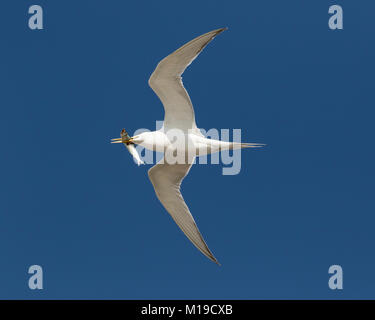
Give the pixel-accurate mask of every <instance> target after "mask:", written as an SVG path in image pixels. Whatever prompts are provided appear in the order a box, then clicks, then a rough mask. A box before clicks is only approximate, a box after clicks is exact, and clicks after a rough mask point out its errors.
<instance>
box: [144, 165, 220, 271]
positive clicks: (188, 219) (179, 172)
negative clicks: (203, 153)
mask: <svg viewBox="0 0 375 320" xmlns="http://www.w3.org/2000/svg"><path fill="white" fill-rule="evenodd" d="M190 168H191V164H174V165H170V164H161V163H158V164H156V165H155V166H153V167H152V168H151V169H150V170H149V171H148V175H149V177H150V180H151V183H152V185H153V186H154V189H155V193H156V195H157V197H158V199H159V200H160V202H161V203H162V204H163V206H164V207H165V209H166V210H167V211H168V213H169V214H170V215H171V217H172V218H173V220H174V221H175V222H176V223H177V225H178V226H179V227H180V229H181V230H182V231H183V232H184V234H185V235H186V236H187V237H188V238H189V240H190V241H191V242H192V243H193V244H194V245H195V246H196V247H197V248H198V249H199V250H200V251H201V252H202V253H203V254H204V255H205V256H207V257H208V258H209V259H211V260H212V261H214V262H215V263H217V264H219V262H218V261H217V260H216V258H215V257H214V255H213V254H212V252H211V251H210V249H209V248H208V246H207V244H206V242H205V241H204V239H203V237H202V235H201V233H200V232H199V229H198V227H197V225H196V223H195V221H194V218H193V216H192V215H191V213H190V211H189V208H188V207H187V205H186V203H185V201H184V198H183V197H182V194H181V192H180V185H181V182H182V180H183V179H184V177H185V176H186V175H187V174H188V172H189V170H190Z"/></svg>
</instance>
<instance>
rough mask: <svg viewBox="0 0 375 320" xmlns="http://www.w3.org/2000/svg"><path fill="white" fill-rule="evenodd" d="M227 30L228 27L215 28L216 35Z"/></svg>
mask: <svg viewBox="0 0 375 320" xmlns="http://www.w3.org/2000/svg"><path fill="white" fill-rule="evenodd" d="M225 30H228V27H223V28H220V29H216V30H215V35H217V34H219V33H222V32H224V31H225Z"/></svg>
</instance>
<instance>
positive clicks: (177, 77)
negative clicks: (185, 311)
mask: <svg viewBox="0 0 375 320" xmlns="http://www.w3.org/2000/svg"><path fill="white" fill-rule="evenodd" d="M224 30H225V28H222V29H217V30H214V31H211V32H208V33H206V34H204V35H201V36H199V37H197V38H195V39H193V40H192V41H190V42H188V43H187V44H185V45H184V46H182V47H181V48H179V49H178V50H176V51H175V52H173V53H172V54H170V55H169V56H167V57H166V58H164V59H163V60H162V61H160V62H159V64H158V65H157V67H156V69H155V71H154V72H153V74H152V75H151V77H150V79H149V85H150V87H151V88H152V89H153V90H154V92H155V93H156V94H157V95H158V97H159V99H160V100H161V101H162V103H163V106H164V110H165V117H164V123H163V127H162V128H161V129H160V130H157V131H153V132H144V133H141V134H139V135H136V136H134V137H131V138H128V136H127V133H126V132H125V130H123V132H122V134H121V138H119V139H112V140H113V141H112V142H113V143H124V144H125V145H126V146H127V147H128V149H129V151H130V152H131V153H132V154H133V156H134V149H133V148H129V146H130V145H132V144H139V145H141V146H143V147H144V148H146V149H149V150H153V151H159V152H163V153H164V157H163V159H162V160H161V161H159V163H157V164H156V165H155V166H153V167H152V168H151V169H150V170H149V171H148V175H149V178H150V180H151V183H152V185H153V186H154V189H155V193H156V195H157V197H158V199H159V200H160V202H161V203H162V204H163V206H164V207H165V209H166V210H167V211H168V212H169V214H170V215H171V217H172V218H173V220H174V221H175V222H176V223H177V225H178V226H179V227H180V228H181V230H182V231H183V232H184V233H185V235H186V236H187V237H188V238H189V240H190V241H191V242H192V243H193V244H194V245H195V246H196V247H197V248H198V249H199V250H200V251H201V252H202V253H203V254H204V255H206V256H207V257H208V258H209V259H211V260H212V261H214V262H216V263H218V261H217V260H216V258H215V257H214V255H213V254H212V252H211V251H210V249H209V248H208V246H207V244H206V242H205V241H204V239H203V237H202V235H201V233H200V232H199V230H198V227H197V225H196V223H195V221H194V218H193V216H192V215H191V213H190V211H189V208H188V207H187V205H186V203H185V201H184V199H183V197H182V195H181V192H180V186H181V183H182V180H183V179H184V177H185V176H186V175H187V174H188V172H189V170H190V168H191V166H192V164H193V163H194V159H195V157H196V156H200V155H206V154H210V153H214V152H218V151H223V150H235V149H242V148H249V147H260V146H262V145H261V144H256V143H239V142H227V141H220V140H214V139H207V138H205V137H204V136H203V134H202V133H201V131H200V130H199V129H198V128H197V125H196V123H195V114H194V109H193V105H192V103H191V101H190V97H189V95H188V93H187V92H186V90H185V88H184V86H183V84H182V78H181V75H182V73H183V72H184V70H185V69H186V68H187V67H188V66H189V65H190V64H191V62H192V61H193V60H194V59H195V58H196V57H197V56H198V55H199V53H200V52H201V51H202V50H203V49H204V48H205V46H206V45H207V44H208V43H209V42H210V41H211V40H212V39H213V38H214V37H215V36H216V35H218V34H219V33H221V32H223V31H224ZM124 132H125V133H126V134H124ZM137 162H138V164H140V161H139V159H137Z"/></svg>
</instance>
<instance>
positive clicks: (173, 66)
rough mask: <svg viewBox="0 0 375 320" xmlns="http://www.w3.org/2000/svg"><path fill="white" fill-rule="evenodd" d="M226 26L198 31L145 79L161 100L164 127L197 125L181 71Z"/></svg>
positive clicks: (180, 127) (191, 127)
mask: <svg viewBox="0 0 375 320" xmlns="http://www.w3.org/2000/svg"><path fill="white" fill-rule="evenodd" d="M225 29H226V28H221V29H217V30H213V31H211V32H208V33H206V34H204V35H201V36H199V37H197V38H195V39H193V40H191V41H190V42H188V43H187V44H185V45H184V46H182V47H181V48H179V49H178V50H176V51H175V52H173V53H171V54H170V55H169V56H167V57H166V58H164V59H163V60H161V61H160V62H159V64H158V65H157V67H156V69H155V71H154V72H153V73H152V75H151V77H150V79H149V80H148V83H149V85H150V87H151V88H152V90H154V92H155V93H156V95H157V96H158V97H159V99H160V100H161V102H162V103H163V106H164V110H165V116H164V128H165V129H166V130H169V129H175V128H177V129H181V130H189V129H196V128H197V126H196V124H195V117H194V109H193V105H192V103H191V100H190V97H189V94H188V93H187V92H186V90H185V88H184V85H183V83H182V77H181V75H182V73H183V72H184V71H185V69H186V68H187V67H188V66H189V65H190V64H191V63H192V62H193V60H194V59H195V58H196V57H197V56H198V55H199V53H200V52H201V51H202V50H203V49H204V48H205V47H206V46H207V44H208V43H209V42H210V41H211V40H212V39H213V38H215V36H216V35H218V34H219V33H221V32H223V31H224V30H225Z"/></svg>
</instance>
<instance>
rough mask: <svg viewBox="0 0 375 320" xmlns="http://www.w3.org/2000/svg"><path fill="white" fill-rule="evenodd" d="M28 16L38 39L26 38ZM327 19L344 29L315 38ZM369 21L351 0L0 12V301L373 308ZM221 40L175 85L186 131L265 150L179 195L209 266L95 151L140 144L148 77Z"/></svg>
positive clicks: (118, 158)
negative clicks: (330, 303) (339, 18)
mask: <svg viewBox="0 0 375 320" xmlns="http://www.w3.org/2000/svg"><path fill="white" fill-rule="evenodd" d="M32 4H39V5H41V6H42V7H43V9H44V30H40V31H35V30H34V31H32V30H30V29H29V28H28V25H27V21H28V17H29V15H28V13H27V11H28V7H29V6H30V5H32ZM332 4H340V5H342V7H343V10H344V30H341V31H332V30H330V29H329V28H328V18H329V15H328V7H329V6H330V5H332ZM374 14H375V3H374V2H373V1H365V0H363V1H361V2H360V3H358V2H353V1H344V0H337V1H301V0H298V1H297V0H286V1H279V0H272V1H266V2H265V1H261V0H256V1H255V0H254V1H253V0H252V1H218V0H216V1H189V5H186V3H184V2H182V1H157V2H156V1H114V0H113V1H96V0H90V1H72V0H65V1H43V0H38V1H33V2H31V1H21V0H20V1H10V0H7V1H5V2H4V3H3V4H2V18H1V19H0V30H1V38H2V48H1V51H0V58H1V59H0V66H1V72H0V87H1V94H0V105H1V109H0V110H1V111H0V141H1V147H2V152H1V166H0V171H1V175H0V176H1V183H0V188H1V190H0V252H1V255H2V259H1V263H0V274H1V276H2V281H1V286H0V298H3V299H4V298H18V299H20V298H21V299H46V298H47V299H142V298H151V299H167V298H170V299H179V298H185V299H189V298H196V299H199V298H211V299H220V298H221V299H236V298H238V299H268V298H272V299H289V298H296V299H314V298H320V299H342V298H345V299H348V298H375V297H374V286H375V275H374V270H375V256H374V240H375V236H374V231H373V230H374V224H375V217H374V212H375V211H374V209H375V208H374V207H375V205H374V198H373V190H374V177H375V172H374V158H375V152H374V148H373V144H374V142H373V139H374V126H373V122H374V116H375V111H374V110H375V109H374V92H375V82H374V72H375V70H374V66H375V63H374V57H375V44H374V41H373V35H374V30H375V23H374V19H373V17H374ZM223 26H227V27H229V30H228V31H226V32H224V33H223V34H221V35H220V36H218V37H217V38H216V39H215V40H214V41H213V42H212V43H211V44H210V45H209V46H208V47H207V49H206V50H205V51H204V52H203V53H202V54H201V55H200V56H199V58H198V59H197V60H196V61H194V63H193V64H192V65H191V66H190V68H189V69H188V70H187V72H186V73H185V75H184V83H185V86H186V88H187V89H188V90H189V93H190V96H191V99H192V101H193V104H194V106H195V111H196V117H197V124H198V126H199V127H202V128H205V129H210V128H219V129H220V128H229V129H233V128H240V129H242V139H243V140H244V141H248V142H262V143H267V147H266V148H264V149H263V150H245V151H244V152H243V153H242V170H241V173H240V174H239V175H235V176H223V175H222V174H221V170H222V167H221V165H211V166H205V165H197V166H194V167H193V168H192V170H191V171H190V174H189V176H188V177H187V178H186V179H185V181H184V183H183V186H182V190H183V194H184V197H185V199H186V201H187V203H188V204H189V206H190V209H191V212H192V213H193V215H194V217H195V219H196V221H197V223H198V225H199V227H200V230H201V231H202V233H203V235H204V237H205V238H206V240H207V243H208V245H209V247H210V248H211V250H212V251H213V252H214V254H215V256H216V257H217V258H218V260H219V261H220V262H221V263H222V266H221V267H218V266H217V265H215V264H214V263H212V262H211V261H209V260H208V259H207V258H205V257H204V256H203V255H202V254H201V253H200V252H199V251H198V250H196V249H195V248H194V247H193V245H192V244H191V243H190V242H189V241H188V240H187V239H186V238H185V236H184V235H183V234H182V232H181V231H180V230H179V229H178V228H177V226H176V225H175V224H174V222H173V221H172V219H171V218H170V217H169V215H168V214H167V213H166V212H165V210H164V209H163V207H162V206H161V204H160V203H159V202H158V200H157V199H156V196H155V194H154V191H153V188H152V186H151V183H150V182H149V180H148V178H147V169H148V168H149V166H147V167H146V166H142V167H139V168H138V167H137V166H136V165H135V164H134V163H133V161H132V159H131V157H130V156H129V154H128V152H127V151H126V150H125V148H123V147H121V146H119V145H111V144H109V139H110V138H113V137H117V136H118V135H119V132H120V130H121V129H122V128H123V127H125V128H126V129H127V130H128V131H129V132H133V131H135V130H136V129H138V128H149V129H154V127H155V120H162V119H163V108H162V105H161V103H160V102H159V100H158V99H157V97H156V96H155V95H154V93H153V92H152V90H151V89H150V88H149V87H148V85H147V80H148V77H149V75H150V74H151V73H152V71H153V69H154V67H155V66H156V64H157V63H158V61H159V60H160V59H162V58H163V57H164V56H166V55H167V54H169V53H170V52H172V51H173V50H175V49H177V48H178V47H179V46H181V45H183V44H184V43H185V42H187V41H189V40H191V39H193V38H194V37H196V36H198V35H200V34H202V33H205V32H208V31H210V30H212V29H216V28H219V27H223ZM33 264H38V265H41V266H42V267H43V270H44V289H43V290H40V291H38V290H35V291H32V290H30V289H29V288H28V286H27V281H28V277H29V275H28V274H27V270H28V267H29V266H30V265H33ZM333 264H339V265H341V266H342V268H343V271H344V290H342V291H337V290H336V291H332V290H330V289H329V288H328V278H329V275H328V268H329V266H330V265H333Z"/></svg>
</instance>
